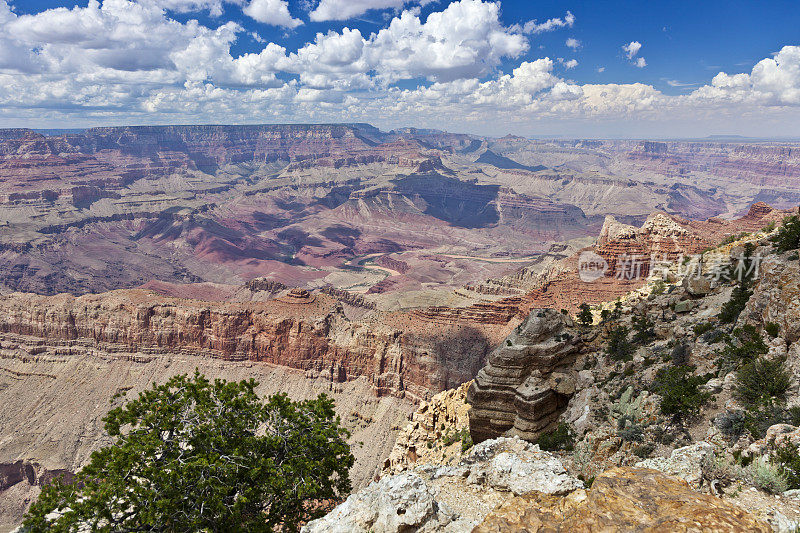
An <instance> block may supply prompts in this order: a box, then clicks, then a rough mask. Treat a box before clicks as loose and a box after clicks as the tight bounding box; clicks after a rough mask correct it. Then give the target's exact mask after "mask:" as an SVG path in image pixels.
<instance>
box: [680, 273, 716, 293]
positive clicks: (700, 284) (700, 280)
mask: <svg viewBox="0 0 800 533" xmlns="http://www.w3.org/2000/svg"><path fill="white" fill-rule="evenodd" d="M682 285H683V288H684V289H686V292H688V293H689V294H691V295H692V296H705V295H706V294H708V293H710V292H711V281H709V279H708V278H706V277H705V276H686V277H685V278H683V283H682Z"/></svg>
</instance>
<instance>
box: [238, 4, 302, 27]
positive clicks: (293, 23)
mask: <svg viewBox="0 0 800 533" xmlns="http://www.w3.org/2000/svg"><path fill="white" fill-rule="evenodd" d="M242 11H244V14H245V15H247V16H248V17H250V18H252V19H255V20H257V21H258V22H263V23H264V24H271V25H273V26H283V27H285V28H296V27H297V26H300V25H301V24H303V21H302V20H300V19H296V18H292V16H291V15H290V14H289V2H288V1H287V0H252V1H251V2H250V3H249V4H248V5H247V6H245V8H244V9H243V10H242Z"/></svg>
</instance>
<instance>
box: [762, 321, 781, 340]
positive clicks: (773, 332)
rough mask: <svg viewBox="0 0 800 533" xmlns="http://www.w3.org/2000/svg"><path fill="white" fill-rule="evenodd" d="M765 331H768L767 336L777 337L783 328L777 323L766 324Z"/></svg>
mask: <svg viewBox="0 0 800 533" xmlns="http://www.w3.org/2000/svg"><path fill="white" fill-rule="evenodd" d="M764 331H766V332H767V335H769V336H770V337H777V336H778V335H780V333H781V327H780V326H779V325H778V324H776V323H775V322H767V323H766V324H764Z"/></svg>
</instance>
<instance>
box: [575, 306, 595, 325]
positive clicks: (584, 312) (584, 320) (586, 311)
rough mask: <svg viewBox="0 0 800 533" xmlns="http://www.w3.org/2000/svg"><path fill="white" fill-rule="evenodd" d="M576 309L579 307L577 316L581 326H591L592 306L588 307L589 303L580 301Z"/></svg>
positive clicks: (592, 319)
mask: <svg viewBox="0 0 800 533" xmlns="http://www.w3.org/2000/svg"><path fill="white" fill-rule="evenodd" d="M578 309H580V312H579V313H578V316H577V319H578V323H579V324H580V325H582V326H591V325H592V323H593V322H594V316H593V315H592V308H591V307H589V304H587V303H582V304H581V305H580V306H579V307H578Z"/></svg>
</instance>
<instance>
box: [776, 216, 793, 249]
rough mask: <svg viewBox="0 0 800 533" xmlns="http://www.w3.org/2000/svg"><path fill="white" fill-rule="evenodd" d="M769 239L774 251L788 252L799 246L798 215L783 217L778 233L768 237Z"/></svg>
mask: <svg viewBox="0 0 800 533" xmlns="http://www.w3.org/2000/svg"><path fill="white" fill-rule="evenodd" d="M770 241H771V242H772V247H773V248H774V249H775V251H776V252H788V251H790V250H797V249H798V248H800V216H797V215H794V216H790V217H786V218H784V219H783V224H781V227H780V228H778V233H776V234H775V235H773V236H772V237H770Z"/></svg>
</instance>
